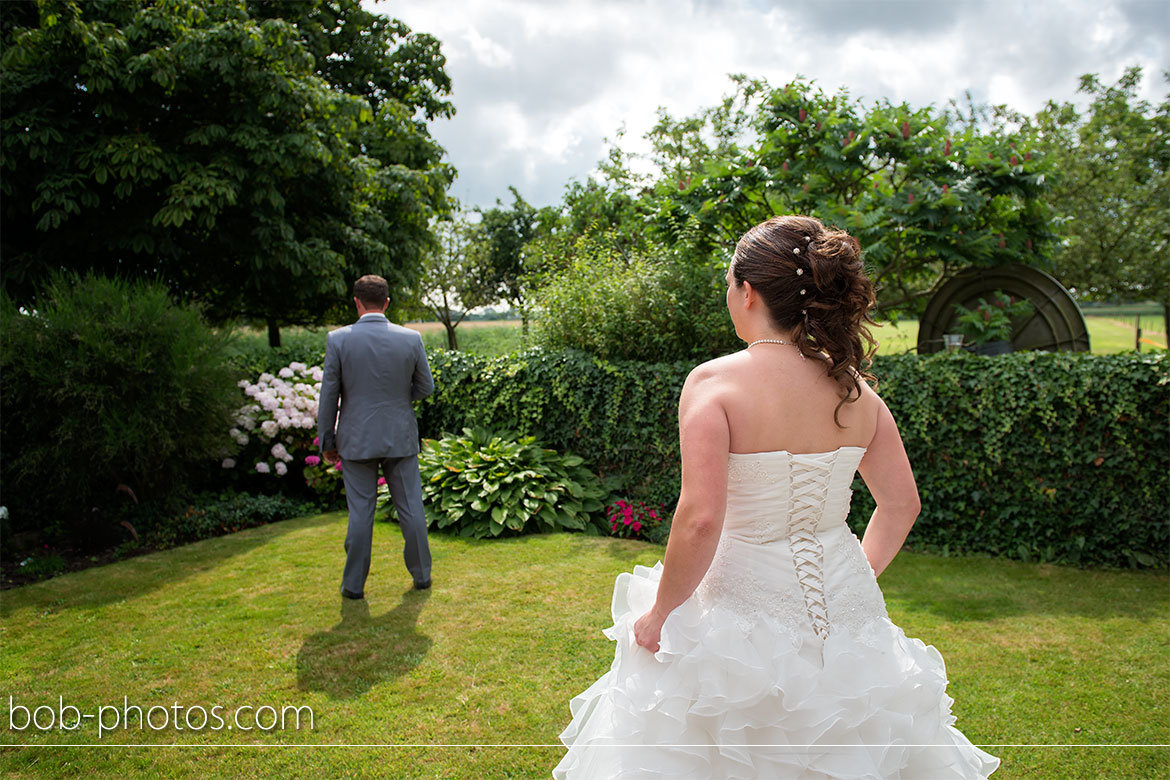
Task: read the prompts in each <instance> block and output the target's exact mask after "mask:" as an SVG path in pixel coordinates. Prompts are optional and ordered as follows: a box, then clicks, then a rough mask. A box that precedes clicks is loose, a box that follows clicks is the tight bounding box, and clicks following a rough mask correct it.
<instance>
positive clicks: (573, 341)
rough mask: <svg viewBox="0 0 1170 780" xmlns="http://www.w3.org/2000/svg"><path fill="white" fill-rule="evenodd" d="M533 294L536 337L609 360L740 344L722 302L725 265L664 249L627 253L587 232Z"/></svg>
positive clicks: (687, 355) (712, 351) (673, 356)
mask: <svg viewBox="0 0 1170 780" xmlns="http://www.w3.org/2000/svg"><path fill="white" fill-rule="evenodd" d="M565 254H566V257H563V258H544V259H543V262H544V263H545V264H546V265H550V266H552V267H553V268H556V269H557V271H556V273H551V274H549V275H548V276H547V277H546V278H545V280H544V281H543V282H542V283H541V284H540V286H538V287H537V289H536V290H535V291H534V293H533V300H532V306H533V307H534V309H536V310H537V311H538V312H539V314H540V317H539V319H538V320H537V323H536V328H535V332H534V343H535V344H538V345H541V346H544V347H547V348H549V349H581V350H585V351H587V352H590V353H592V354H595V355H598V356H600V357H602V358H606V359H610V360H649V361H671V360H705V359H708V358H711V357H715V356H717V355H720V354H724V353H727V352H731V351H733V350H734V349H737V348H738V347H737V345H738V344H739V342H738V340H737V339H736V337H735V332H734V330H733V329H732V327H731V322H730V320H729V319H728V317H727V310H726V307H725V305H724V303H723V301H724V291H725V284H726V283H725V282H724V278H723V275H724V273H725V271H726V268H724V267H717V266H715V265H712V264H710V263H708V262H706V261H696V260H693V259H691V258H688V257H686V256H684V255H676V254H672V253H668V252H663V253H662V254H659V255H654V256H645V255H640V254H628V253H627V252H626V251H625V250H624V249H623V248H622V247H620V246H619V245H618V244H617V242H616V239H615V238H614V237H613V236H612V235H610V234H601V235H597V234H594V233H587V234H585V235H583V236H581V237H580V238H578V239H577V240H576V241H574V242H572V244H571V245H570V248H569V250H568V251H567V252H566V253H565Z"/></svg>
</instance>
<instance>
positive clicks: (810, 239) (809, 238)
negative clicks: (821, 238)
mask: <svg viewBox="0 0 1170 780" xmlns="http://www.w3.org/2000/svg"><path fill="white" fill-rule="evenodd" d="M809 241H812V236H805V237H804V243H806V244H807V243H808V242H809Z"/></svg>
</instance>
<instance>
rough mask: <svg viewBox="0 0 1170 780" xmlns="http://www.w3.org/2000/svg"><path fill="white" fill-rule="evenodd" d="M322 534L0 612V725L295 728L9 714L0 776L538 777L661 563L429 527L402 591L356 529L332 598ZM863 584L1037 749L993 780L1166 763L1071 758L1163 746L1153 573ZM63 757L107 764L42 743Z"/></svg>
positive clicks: (983, 712) (320, 526) (294, 525)
mask: <svg viewBox="0 0 1170 780" xmlns="http://www.w3.org/2000/svg"><path fill="white" fill-rule="evenodd" d="M344 533H345V518H344V515H343V514H342V513H333V514H327V515H319V516H314V517H306V518H301V519H297V520H291V521H287V522H284V523H279V524H275V525H271V526H265V527H260V528H254V529H249V530H247V531H242V532H240V533H237V534H233V535H231V536H226V537H221V538H216V539H209V540H206V541H202V542H198V543H196V544H192V545H188V546H185V547H181V548H176V549H173V550H168V551H164V552H160V553H155V554H151V555H146V556H142V557H138V558H133V559H130V560H126V561H122V562H119V563H116V564H112V565H109V566H104V567H100V568H94V569H89V570H86V571H81V572H76V573H73V574H68V575H64V576H61V577H58V578H55V579H51V580H48V581H46V582H42V583H38V584H35V585H31V586H26V587H23V588H19V589H16V590H10V591H5V592H3V593H2V594H0V615H2V619H0V639H2V644H0V678H2V679H3V681H4V691H3V694H2V697H3V699H4V706H5V707H6V708H8V712H7V713H6V716H5V717H9V718H11V713H12V710H11V707H10V705H11V704H12V703H15V704H16V705H20V706H27V707H29V709H32V708H34V707H36V706H38V705H52V706H53V707H54V708H55V707H56V706H57V705H58V697H63V699H64V703H65V704H66V705H73V706H76V707H78V708H79V710H80V711H81V712H83V713H95V712H97V710H98V707H100V706H102V705H117V707H118V708H119V709H120V708H121V705H122V702H123V697H127V698H128V699H129V700H130V702H131V703H133V704H137V705H139V706H141V707H142V708H143V709H144V710H146V709H148V708H149V707H150V706H152V705H157V706H160V707H165V708H171V707H172V706H173V705H175V704H177V705H179V706H180V707H182V708H183V711H188V710H190V708H193V707H195V706H200V707H203V708H206V709H210V708H211V707H213V706H215V705H219V706H221V707H223V708H224V709H225V711H226V712H229V713H230V712H231V711H233V710H235V708H238V707H242V706H251V707H260V706H261V705H269V706H272V707H275V708H277V709H280V708H281V707H283V706H288V705H300V706H308V707H311V708H312V711H313V727H312V728H311V729H310V728H306V727H302V728H301V729H300V730H299V731H298V730H294V729H292V728H287V729H285V730H275V731H270V732H261V731H241V730H232V731H228V730H226V729H225V730H221V731H214V730H209V729H205V730H202V731H197V730H191V729H186V728H184V729H183V730H175V729H174V728H173V727H167V728H164V729H162V730H159V731H154V730H151V729H139V728H137V727H136V726H135V727H133V728H131V729H129V730H124V729H120V728H119V729H115V730H114V731H113V732H112V733H108V734H103V735H102V737H101V739H99V738H98V735H97V727H96V724H95V723H94V722H93V721H92V720H91V721H88V722H87V723H86V725H84V726H83V727H82V728H81V729H80V730H77V731H60V730H53V731H49V732H41V733H38V732H35V731H31V730H24V731H16V730H13V729H12V728H11V727H8V726H9V723H10V722H11V721H9V722H6V724H5V726H6V728H5V730H4V731H3V733H2V735H0V742H2V744H3V745H5V747H4V748H0V775H3V776H4V777H13V778H34V777H35V778H59V777H68V778H72V777H83V778H123V777H132V776H141V777H168V778H169V777H184V778H206V777H243V778H260V777H369V778H374V777H378V778H411V779H412V780H413V779H414V778H435V779H438V778H444V779H446V778H548V777H549V773H550V769H551V768H552V767H553V766H554V765H555V764H556V762H557V761H558V760H559V758H560V756H561V754H562V750H561V749H560V748H559V747H558V746H557V745H556V742H557V734H558V733H559V732H560V730H561V729H562V728H563V727H564V725H565V723H566V722H567V720H568V717H569V710H568V702H569V699H570V697H572V696H573V695H574V694H576V693H579V692H580V691H581V690H583V689H584V688H585V687H587V686H588V685H589V684H590V683H592V682H593V681H594V680H595V679H596V678H597V677H598V676H599V675H601V674H602V673H603V672H604V671H605V670H606V668H607V667H608V666H609V663H610V661H611V660H612V652H613V651H612V644H611V643H610V642H609V641H607V640H606V639H605V638H604V637H603V636H602V634H601V631H602V629H604V628H605V627H606V626H607V625H608V624H609V615H608V609H609V600H610V594H611V588H612V585H613V580H614V577H615V576H616V575H617V574H618V573H619V572H622V571H625V570H628V569H630V568H631V567H632V566H633V565H634V564H637V563H641V564H646V565H652V564H653V563H654V562H655V561H657V560H658V559H659V558H660V557H661V555H662V552H663V548H662V547H659V546H654V545H650V544H646V543H642V542H633V541H625V540H617V539H609V538H590V537H585V536H581V535H573V534H554V535H540V536H529V537H522V538H517V539H509V540H497V541H482V542H476V541H467V540H461V539H457V538H453V537H450V536H445V535H433V536H432V549H433V553H434V582H435V585H434V588H433V590H431V591H429V592H422V593H420V592H416V591H413V590H410V589H409V585H410V582H409V577H408V575H407V574H406V572H405V570H404V568H403V566H402V563H401V541H400V538H401V537H400V534H399V532H398V529H397V527H396V526H393V525H389V524H384V523H379V524H378V525H377V527H376V530H375V560H374V564H373V570H372V572H371V577H370V581H369V584H368V587H367V594H368V599H367V601H366V602H344V603H343V602H342V601H341V599H340V598H339V596H338V595H337V587H338V581H339V576H340V570H341V564H342V541H343V538H344ZM881 584H882V586H883V588H884V590H885V592H886V595H887V599H888V603H889V607H890V613H891V616H892V617H893V619H894V620H895V621H896V622H897V623H899V624H900V625H901V626H902V627H903V628H904V629H905V630H906V632H907V634H909V635H911V636H916V637H919V638H921V639H923V640H924V641H926V642H927V643H930V644H934V645H935V646H936V647H938V648H939V650H940V651H941V652H942V653H943V655H944V657H945V658H946V660H947V668H948V673H949V677H950V681H951V686H950V694H951V695H952V696H953V697H954V698H955V705H954V712H955V714H956V716H957V717H958V724H957V725H958V726H959V728H960V729H962V730H963V731H964V733H966V734H967V735H968V736H969V737H970V738H971V739H972V740H973V741H974V742H976V743H978V744H982V745H1005V744H1027V745H1035V744H1038V745H1043V746H1045V747H1026V748H1025V747H1019V748H1012V747H991V748H989V749H990V750H991V752H993V753H995V754H996V755H999V756H1001V757H1002V758H1003V759H1004V767H1003V769H1002V770H1001V771H1000V773H998V774H997V775H996V777H997V778H1045V779H1047V778H1094V780H1095V779H1096V778H1145V777H1159V776H1165V770H1166V769H1167V767H1170V754H1168V753H1167V750H1166V749H1165V748H1151V747H1089V746H1090V745H1107V746H1110V745H1121V744H1161V743H1167V742H1170V726H1168V725H1167V724H1168V723H1170V711H1168V710H1170V577H1168V576H1167V574H1166V573H1165V572H1159V573H1149V572H1124V571H1122V572H1119V571H1082V570H1077V569H1071V568H1063V567H1054V566H1047V565H1035V564H1023V563H1016V562H1010V561H999V560H991V559H986V558H941V557H933V556H927V555H919V554H910V553H905V554H903V555H901V556H900V557H899V558H898V559H897V560H896V561H895V562H894V564H893V565H892V566H891V568H890V570H889V571H888V572H887V573H886V574H885V575H883V577H882V579H881ZM7 697H12V698H11V699H10V700H9V699H8V698H7ZM159 717H161V716H159ZM42 720H43V717H42ZM156 722H158V717H156ZM84 744H97V745H105V746H101V747H60V746H59V745H84ZM115 744H126V745H132V746H135V747H112V745H115ZM156 745H176V746H173V747H154V746H156ZM264 745H275V746H278V747H264ZM341 745H364V747H342V746H341ZM1066 745H1073V747H1055V746H1066ZM37 746H41V747H37ZM43 746H49V747H43ZM393 746H403V747H393Z"/></svg>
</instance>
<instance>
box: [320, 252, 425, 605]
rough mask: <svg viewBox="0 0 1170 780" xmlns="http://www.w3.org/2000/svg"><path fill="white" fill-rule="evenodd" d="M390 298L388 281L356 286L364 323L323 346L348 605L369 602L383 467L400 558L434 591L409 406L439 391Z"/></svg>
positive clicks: (324, 398)
mask: <svg viewBox="0 0 1170 780" xmlns="http://www.w3.org/2000/svg"><path fill="white" fill-rule="evenodd" d="M389 298H390V287H389V285H388V284H387V283H386V280H385V279H383V278H382V277H380V276H373V275H368V276H363V277H362V278H361V279H358V280H357V282H355V283H354V285H353V302H354V304H356V306H357V313H358V321H357V322H355V323H354V324H353V325H347V326H346V327H344V328H339V329H338V330H335V331H333V332H332V333H330V334H329V337H328V340H327V341H326V344H325V374H324V376H323V377H322V379H321V393H320V395H319V397H318V403H317V434H318V437H319V438H320V440H321V450H322V456H323V457H324V458H325V460H326V461H328V462H329V463H337V462H338V461H339V460H340V461H341V462H342V466H343V469H342V476H343V478H344V479H345V500H346V503H347V504H348V505H349V529H348V530H347V531H346V534H345V572H344V573H343V574H342V578H341V595H342V596H344V597H345V598H347V599H360V598H364V597H365V587H366V575H368V574H369V572H370V546H371V542H372V541H373V534H374V509H375V508H376V506H377V499H378V467H379V466H381V468H382V474H383V475H384V476H385V477H386V484H387V485H388V486H389V488H390V497H391V498H392V499H393V500H394V507H395V508H396V509H397V510H398V522H399V525H400V526H401V527H402V538H403V540H404V542H405V546H404V548H403V553H402V554H403V557H404V558H405V559H406V568H407V570H408V571H410V575H411V577H413V578H414V587H415V588H417V589H419V590H426V589H427V588H429V587H431V549H430V546H429V545H428V544H427V522H426V519H425V518H424V517H423V506H422V484H421V482H420V481H419V474H418V450H419V446H418V421H417V420H416V419H415V416H414V407H412V406H411V401H415V400H418V399H419V398H426V397H427V396H428V395H430V394H431V392H432V391H433V390H434V389H435V384H434V381H433V380H432V379H431V368H430V366H429V365H428V364H427V353H426V350H424V349H423V344H422V337H421V336H420V335H419V334H418V333H416V332H415V331H413V330H409V329H407V328H403V327H400V326H398V325H393V324H391V322H390V321H389V320H387V319H386V315H385V314H384V313H383V312H385V311H386V306H387V305H388V304H389V303H390V300H389ZM338 401H340V402H341V413H340V415H339V414H338V408H337V407H338ZM334 423H336V428H337V430H336V433H335V432H334Z"/></svg>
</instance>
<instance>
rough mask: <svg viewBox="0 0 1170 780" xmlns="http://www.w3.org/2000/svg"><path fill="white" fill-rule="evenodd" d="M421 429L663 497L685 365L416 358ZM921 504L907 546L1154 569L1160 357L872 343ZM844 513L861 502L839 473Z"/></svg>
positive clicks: (1160, 533) (1161, 450)
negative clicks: (539, 457) (585, 460)
mask: <svg viewBox="0 0 1170 780" xmlns="http://www.w3.org/2000/svg"><path fill="white" fill-rule="evenodd" d="M431 366H432V371H433V372H434V374H435V384H436V392H435V394H434V395H433V396H431V397H430V398H428V399H427V400H426V401H424V402H423V403H422V404H421V406H420V408H421V411H422V414H421V423H422V429H423V431H424V434H425V435H434V432H437V431H442V430H457V429H459V428H461V427H463V426H467V425H474V424H480V425H488V426H492V427H496V428H501V429H503V428H507V429H511V430H516V431H519V432H520V433H521V434H524V435H535V436H538V437H539V438H540V439H541V440H542V441H544V442H546V443H547V444H548V446H550V447H554V448H556V449H560V450H566V449H570V448H571V449H572V450H573V451H575V452H580V453H584V454H586V455H587V456H588V457H589V458H590V462H591V463H592V464H594V466H595V468H596V470H597V472H598V473H599V474H601V475H602V476H603V477H605V478H607V479H608V478H613V479H614V481H615V490H618V491H620V492H621V493H623V494H624V495H626V496H628V497H630V499H632V500H641V501H646V502H649V503H667V504H668V506H673V502H674V501H675V500H676V499H677V496H678V488H679V461H678V458H679V452H678V422H677V414H676V407H677V403H678V397H679V393H680V391H681V389H682V384H683V381H684V379H685V378H686V375H687V373H688V372H689V371H690V369H691V368H692V367H693V364H691V363H682V362H679V363H653V364H652V363H640V362H633V361H629V362H625V361H607V360H602V359H601V358H598V357H595V356H591V355H588V354H585V353H582V352H576V351H550V350H543V349H533V350H529V351H527V352H522V353H519V354H516V355H512V356H508V357H501V358H494V359H487V358H481V357H476V356H469V355H463V354H459V353H432V354H431ZM874 372H875V374H876V375H877V376H878V379H879V382H880V384H879V387H878V391H879V393H881V395H882V397H883V398H884V399H885V400H886V402H887V404H888V405H889V406H890V409H891V410H892V411H893V413H894V416H895V418H896V419H897V420H898V423H899V426H900V428H901V431H902V437H903V439H904V441H905V443H906V449H907V451H908V453H909V455H910V462H911V464H912V465H913V467H914V473H915V476H916V477H917V480H918V486H919V491H920V493H921V495H922V500H923V511H922V514H921V516H920V517H919V519H918V522H917V524H916V525H915V527H914V530H913V531H912V532H911V534H910V537H909V540H908V544H909V545H910V546H912V547H915V548H920V549H931V550H937V551H940V552H944V553H959V552H964V553H985V554H992V555H998V556H1004V557H1009V558H1023V559H1027V560H1044V561H1055V562H1063V563H1073V564H1077V565H1113V566H1131V565H1135V566H1136V565H1140V566H1147V565H1155V566H1162V567H1165V566H1167V565H1168V564H1170V523H1168V522H1167V516H1166V507H1167V506H1170V480H1168V479H1167V477H1166V475H1167V473H1170V356H1168V355H1167V354H1165V353H1161V354H1133V353H1131V354H1127V355H1088V354H1073V353H1048V352H1019V353H1014V354H1010V355H1000V356H996V357H994V358H989V357H980V356H977V355H972V354H969V353H966V352H961V353H939V354H936V355H930V356H923V357H920V356H917V355H900V356H879V357H878V358H877V359H876V360H875V363H874ZM854 488H855V491H856V492H855V495H854V500H853V508H852V511H851V514H850V520H849V522H850V524H851V525H852V526H853V527H854V529H855V530H858V531H863V530H864V527H865V523H866V522H867V521H868V518H869V515H870V514H871V512H872V510H873V502H872V499H871V498H870V496H869V494H868V491H866V490H865V488H864V484H863V483H862V482H861V481H860V479H859V480H857V482H856V483H855V484H854Z"/></svg>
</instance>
